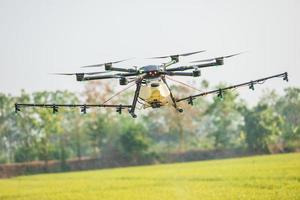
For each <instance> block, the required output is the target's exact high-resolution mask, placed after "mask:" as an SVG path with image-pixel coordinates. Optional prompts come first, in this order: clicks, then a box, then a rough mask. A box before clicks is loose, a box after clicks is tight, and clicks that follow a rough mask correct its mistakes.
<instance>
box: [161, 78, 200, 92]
mask: <svg viewBox="0 0 300 200" xmlns="http://www.w3.org/2000/svg"><path fill="white" fill-rule="evenodd" d="M166 78H167V79H169V80H171V81H174V82H177V83H180V84H182V85H184V86H186V87H189V88H191V89H194V90H196V91H198V92H202V91H201V90H199V89H197V88H195V87H193V86H190V85H188V84H186V83H183V82H181V81H177V80H174V79H172V78H170V77H168V76H166Z"/></svg>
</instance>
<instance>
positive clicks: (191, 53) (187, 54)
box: [149, 50, 205, 59]
mask: <svg viewBox="0 0 300 200" xmlns="http://www.w3.org/2000/svg"><path fill="white" fill-rule="evenodd" d="M204 51H205V50H202V51H194V52H190V53H183V54H175V55H168V56H156V57H150V58H149V59H159V58H169V57H179V56H190V55H193V54H197V53H202V52H204Z"/></svg>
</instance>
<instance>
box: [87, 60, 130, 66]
mask: <svg viewBox="0 0 300 200" xmlns="http://www.w3.org/2000/svg"><path fill="white" fill-rule="evenodd" d="M130 59H132V58H128V59H124V60H118V61H114V62H107V63H101V64H95V65H86V66H82V67H81V68H87V67H102V66H106V65H112V64H116V63H120V62H124V61H126V60H130Z"/></svg>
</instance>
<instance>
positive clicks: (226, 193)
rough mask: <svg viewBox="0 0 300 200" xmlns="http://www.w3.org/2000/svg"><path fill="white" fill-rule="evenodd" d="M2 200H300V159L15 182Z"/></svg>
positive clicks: (3, 185)
mask: <svg viewBox="0 0 300 200" xmlns="http://www.w3.org/2000/svg"><path fill="white" fill-rule="evenodd" d="M0 199H1V200H3V199H31V200H32V199H39V200H40V199H42V200H46V199H51V200H55V199H61V200H62V199H72V200H76V199H159V200H164V199H300V153H294V154H281V155H271V156H256V157H247V158H240V159H224V160H213V161H202V162H190V163H179V164H167V165H155V166H147V167H130V168H119V169H108V170H95V171H88V172H72V173H60V174H47V175H34V176H23V177H16V178H12V179H3V180H0Z"/></svg>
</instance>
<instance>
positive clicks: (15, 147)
mask: <svg viewBox="0 0 300 200" xmlns="http://www.w3.org/2000/svg"><path fill="white" fill-rule="evenodd" d="M208 85H209V84H208V82H207V81H203V82H202V83H201V84H200V85H199V88H200V89H201V90H206V89H207V88H208ZM221 86H222V85H218V87H221ZM223 86H224V85H223ZM172 90H174V93H176V94H179V96H178V97H180V96H186V95H189V94H191V93H195V91H193V90H192V89H191V88H189V89H188V88H186V87H182V86H172ZM114 92H115V89H114V88H113V87H112V86H111V85H109V84H106V83H101V82H97V81H94V82H90V83H88V84H87V85H86V86H85V89H84V91H83V92H82V93H80V94H76V93H73V92H70V91H54V92H49V91H41V92H33V93H26V92H25V91H24V90H22V92H21V94H20V95H18V96H11V95H8V94H3V93H0V163H14V162H29V161H35V160H42V161H44V162H45V164H46V165H47V163H48V161H50V160H60V161H61V167H62V169H64V168H67V165H66V161H67V159H82V158H86V157H88V158H99V157H103V156H110V158H111V159H114V158H117V157H122V158H125V159H128V160H130V161H132V162H135V161H137V160H139V159H144V158H145V159H146V158H153V159H155V158H157V157H159V155H160V154H162V153H166V152H185V151H189V150H199V149H201V150H216V149H218V150H222V149H243V150H248V151H250V152H252V153H276V152H290V151H298V150H299V149H300V88H296V87H289V88H286V89H285V90H284V93H283V94H282V95H278V94H277V93H276V92H275V91H267V92H265V93H264V95H263V96H262V97H261V98H260V100H259V101H258V102H257V103H256V104H255V105H252V106H249V105H248V104H247V103H246V101H245V100H243V99H241V98H239V97H238V93H237V92H236V91H227V92H226V93H225V94H224V96H223V98H219V97H217V96H214V97H212V98H207V97H203V98H199V99H197V100H196V101H195V102H194V105H193V106H190V105H188V104H187V103H186V102H182V103H180V106H181V107H182V108H183V109H184V112H183V113H178V112H176V111H175V110H174V109H173V108H172V107H162V108H159V109H149V110H145V111H144V110H142V111H140V112H139V111H138V112H139V116H138V118H137V119H132V118H131V117H130V115H128V114H127V113H126V112H123V114H122V115H119V114H118V113H116V112H115V110H114V109H93V110H92V109H91V110H88V113H87V114H80V112H79V111H78V110H76V109H68V108H65V109H59V112H57V113H55V114H53V113H52V110H51V109H39V108H24V109H22V110H21V112H18V113H15V111H14V103H16V102H23V103H29V102H33V103H53V102H55V103H57V104H63V103H80V102H86V103H99V102H104V101H105V99H108V98H109V97H110V96H111V95H112V94H113V93H114ZM132 94H133V92H126V93H124V94H123V95H122V96H121V97H117V98H114V99H112V103H116V102H118V103H119V102H120V101H121V102H123V103H126V102H128V101H130V99H131V97H132ZM140 109H142V108H140Z"/></svg>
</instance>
